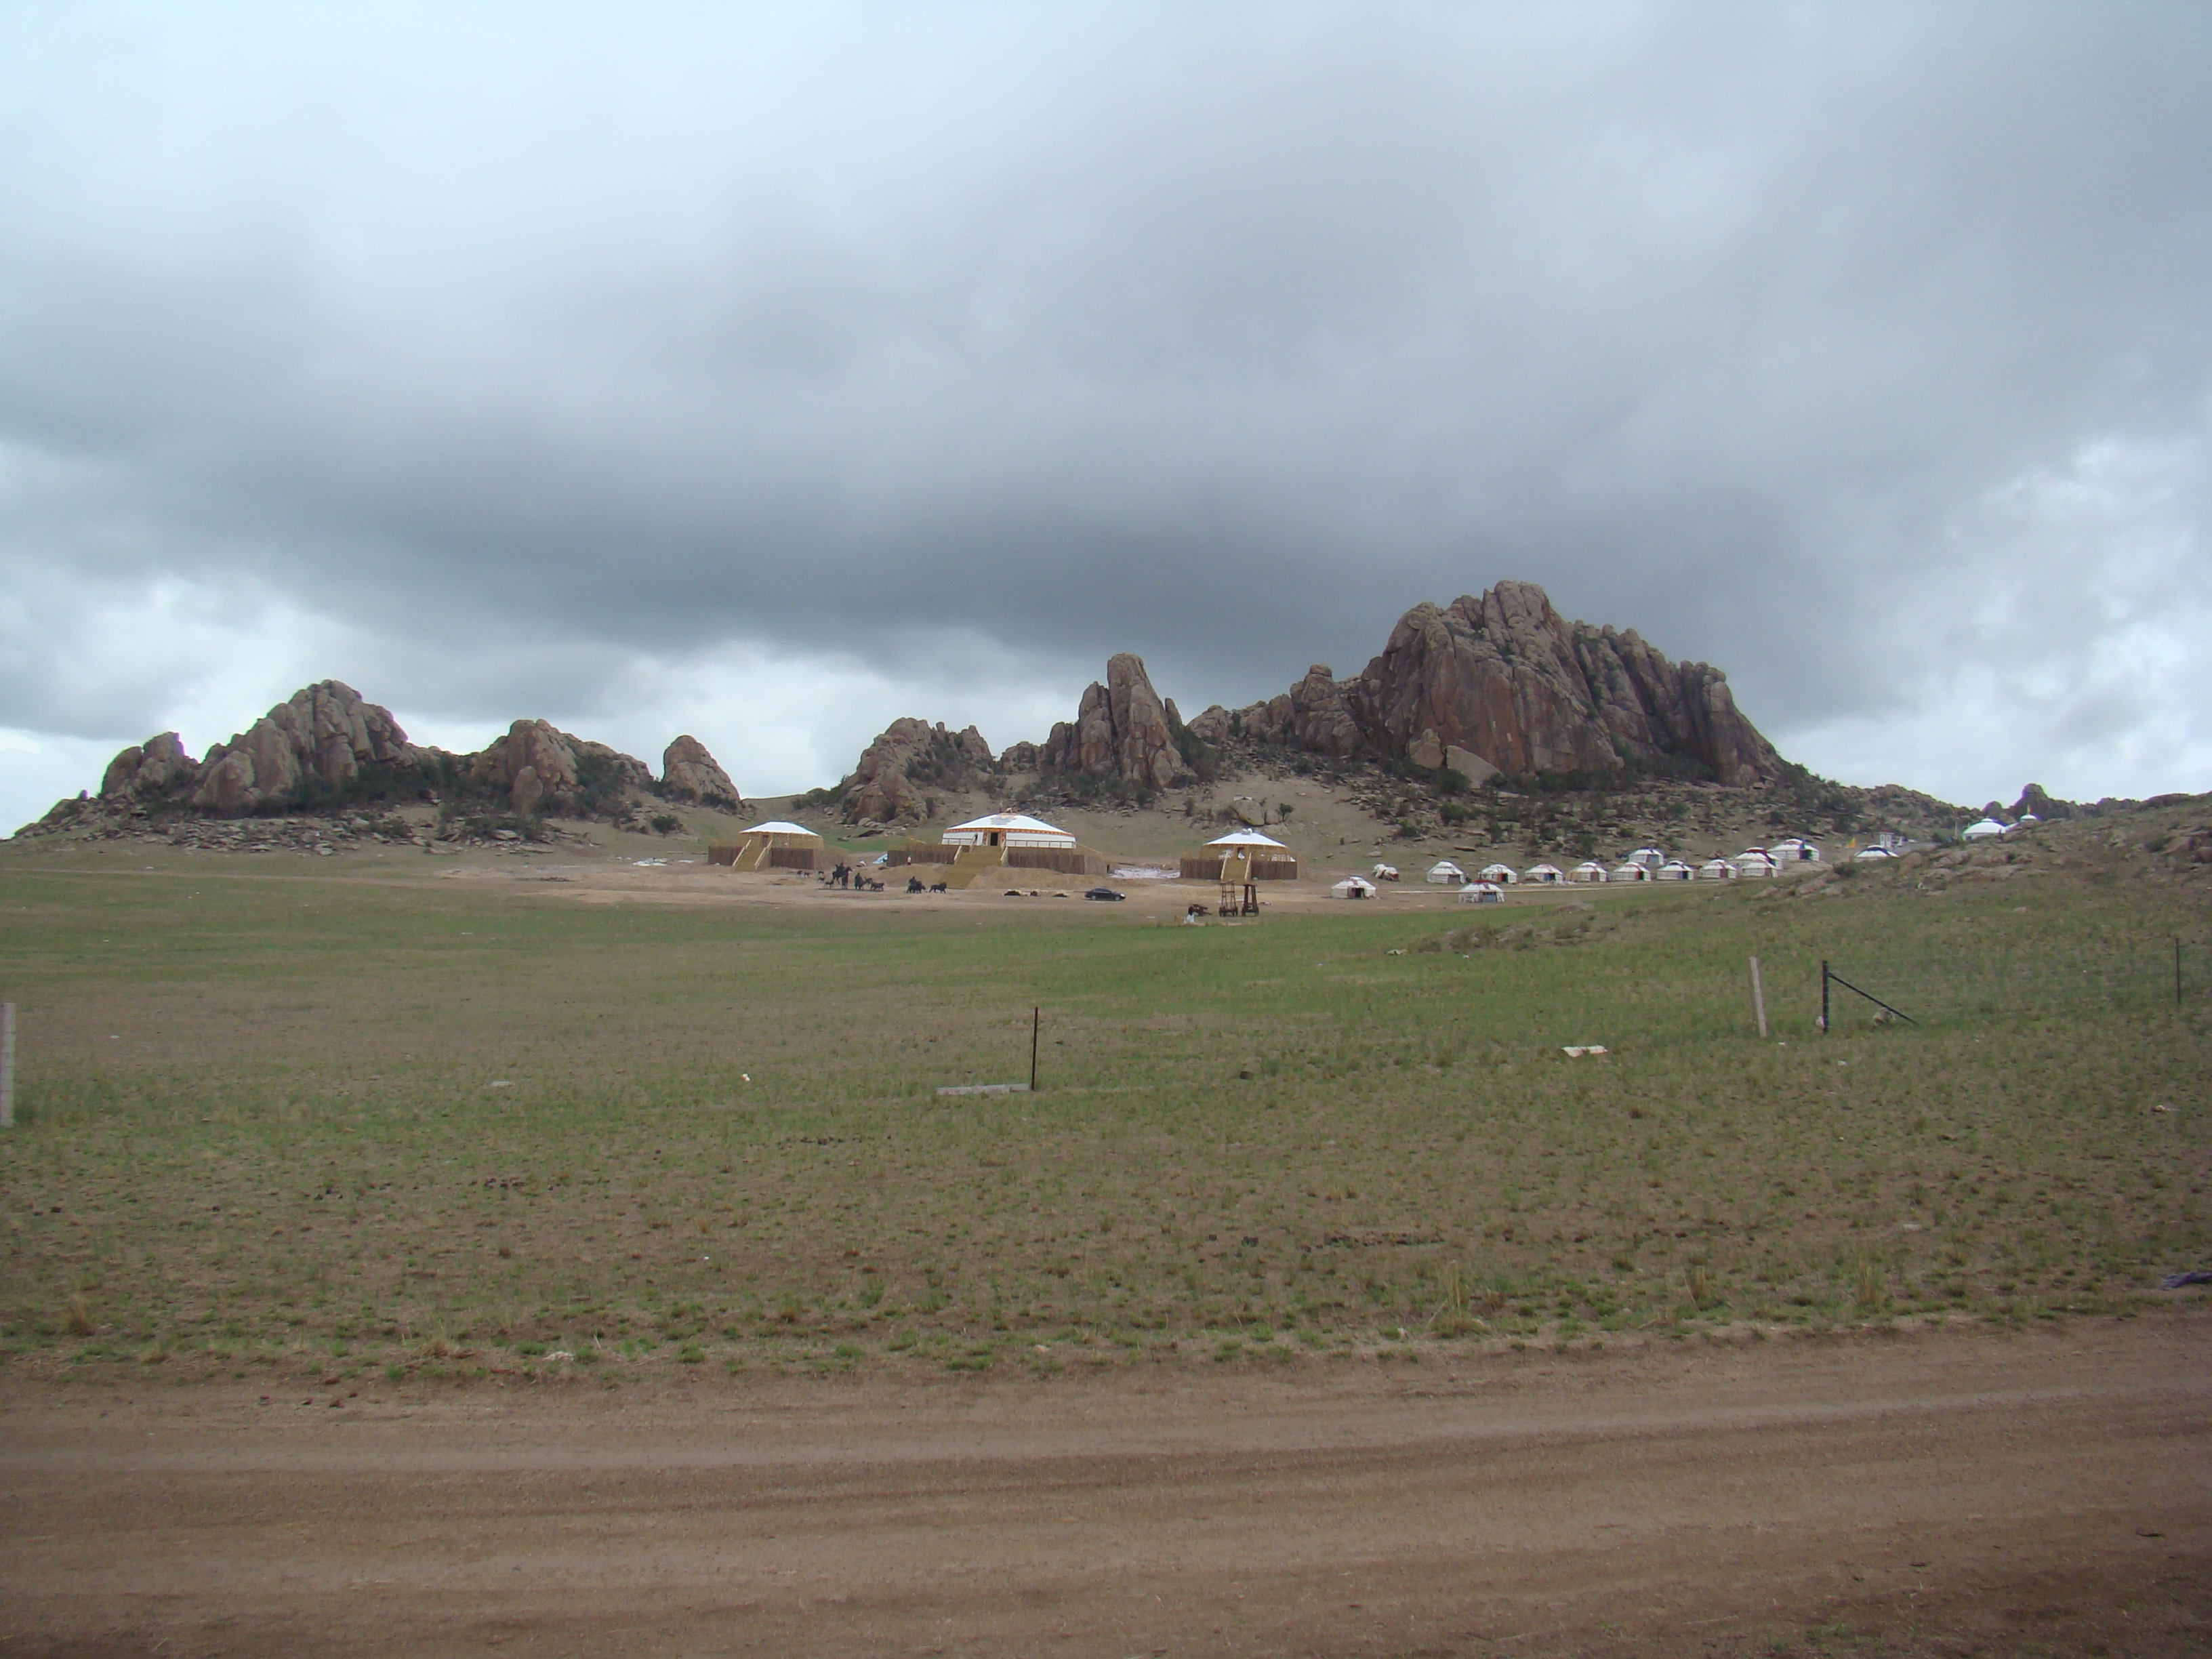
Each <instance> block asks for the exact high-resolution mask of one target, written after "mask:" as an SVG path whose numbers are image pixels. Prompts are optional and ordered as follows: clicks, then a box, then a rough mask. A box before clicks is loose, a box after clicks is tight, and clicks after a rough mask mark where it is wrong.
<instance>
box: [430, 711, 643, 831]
mask: <svg viewBox="0 0 2212 1659" xmlns="http://www.w3.org/2000/svg"><path fill="white" fill-rule="evenodd" d="M468 778H469V782H470V784H471V786H472V787H475V788H477V789H479V790H482V791H484V792H486V793H489V794H491V795H494V796H495V797H502V798H504V799H505V802H506V804H507V805H508V806H509V807H510V808H512V809H513V811H516V812H519V813H521V814H523V815H524V816H525V817H527V816H528V815H530V814H531V813H533V812H537V811H540V810H547V811H557V810H567V811H577V812H584V813H592V812H594V811H606V810H608V809H609V808H610V807H611V806H612V805H615V804H616V803H617V801H619V800H620V799H623V795H624V793H625V792H626V791H628V790H631V789H640V790H644V789H650V788H651V787H653V774H652V772H651V771H650V770H649V769H647V766H646V764H645V763H644V762H643V761H641V760H639V759H637V758H636V757H635V756H631V755H625V754H623V753H622V752H621V751H620V750H615V749H611V748H609V747H608V746H607V745H606V744H603V743H592V742H590V741H588V740H587V739H586V738H579V737H575V736H573V735H571V734H570V733H568V732H562V731H560V730H558V729H557V728H556V727H555V726H552V725H551V724H550V722H548V721H545V720H517V721H515V722H514V724H513V725H512V726H508V727H507V735H506V736H504V737H502V738H499V739H497V740H496V741H495V742H494V743H493V744H491V746H490V747H489V748H487V749H485V750H483V751H482V752H481V753H478V754H476V755H472V756H471V757H469V770H468Z"/></svg>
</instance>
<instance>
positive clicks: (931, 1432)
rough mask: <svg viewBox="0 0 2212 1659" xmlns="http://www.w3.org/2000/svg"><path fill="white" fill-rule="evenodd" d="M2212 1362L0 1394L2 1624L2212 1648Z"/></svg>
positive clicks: (1172, 1642)
mask: <svg viewBox="0 0 2212 1659" xmlns="http://www.w3.org/2000/svg"><path fill="white" fill-rule="evenodd" d="M2208 1358H2212V1318H2207V1317H2205V1316H2202V1315H2192V1316H2172V1317H2161V1318H2158V1319H2154V1320H2149V1321H2146V1322H2130V1323H2096V1324H2087V1323H2085V1324H2080V1325H2073V1326H2067V1327H2063V1328H2057V1329H2051V1330H2042V1331H2037V1332H2034V1333H2032V1334H2020V1335H2012V1336H2003V1335H1997V1334H1982V1333H1970V1334H1923V1335H1918V1336H1892V1337H1886V1338H1860V1339H1855V1340H1848V1341H1843V1340H1834V1341H1831V1340H1802V1341H1793V1342H1770V1343H1765V1344H1759V1345H1753V1346H1741V1347H1733V1348H1726V1347H1705V1346H1663V1345H1662V1346H1661V1347H1658V1348H1656V1349H1651V1350H1645V1351H1641V1352H1628V1353H1620V1352H1615V1353H1607V1354H1602V1355H1595V1356H1587V1357H1576V1358H1567V1357H1564V1356H1555V1355H1551V1354H1541V1355H1540V1354H1537V1353H1534V1352H1531V1353H1527V1354H1521V1355H1511V1356H1506V1357H1501V1358H1488V1359H1482V1360H1478V1361H1474V1362H1472V1363H1464V1364H1459V1365H1456V1366H1451V1365H1440V1364H1435V1363H1433V1362H1432V1363H1430V1364H1425V1365H1422V1366H1420V1367H1418V1368H1416V1367H1412V1366H1405V1365H1401V1366H1396V1367H1390V1368H1378V1367H1375V1366H1372V1365H1366V1366H1359V1367H1353V1366H1351V1365H1349V1364H1346V1365H1342V1366H1334V1365H1330V1364H1326V1363H1321V1362H1316V1364H1312V1365H1310V1366H1307V1367H1304V1368H1300V1369H1297V1370H1292V1371H1290V1372H1287V1373H1278V1374H1271V1375H1261V1374H1255V1373H1249V1372H1246V1373H1221V1372H1214V1371H1207V1372H1206V1373H1204V1374H1189V1373H1182V1372H1176V1373H1167V1372H1158V1371H1138V1372H1124V1373H1115V1374H1113V1375H1109V1376H1104V1377H1094V1378H1090V1379H1077V1378H1073V1377H1063V1378H1058V1379H1054V1380H1050V1381H1043V1382H1034V1381H1027V1380H1021V1381H1017V1380H1014V1379H1011V1378H1000V1379H984V1380H969V1379H957V1380H956V1379H944V1380H938V1379H934V1378H926V1377H916V1376H896V1375H882V1374H879V1375H876V1376H858V1377H854V1378H847V1379H842V1380H838V1381H834V1382H828V1381H818V1380H811V1379H810V1380H807V1381H804V1382H801V1381H799V1380H796V1379H793V1380H776V1379H762V1380H759V1381H750V1380H748V1379H746V1378H744V1377H739V1378H737V1379H726V1378H708V1377H702V1378H700V1379H698V1380H696V1382H690V1383H674V1384H665V1385H657V1386H655V1385H648V1386H646V1387H624V1388H619V1389H605V1388H603V1387H601V1386H599V1385H597V1384H593V1383H579V1384H574V1385H568V1386H556V1387H545V1388H540V1389H531V1390H519V1389H518V1390H507V1389H500V1388H498V1387H496V1386H489V1385H479V1386H477V1387H475V1388H471V1389H462V1390H459V1391H447V1392H441V1393H437V1394H434V1395H425V1396H420V1397H416V1396H407V1397H394V1396H393V1395H392V1394H391V1393H390V1391H389V1390H379V1389H364V1390H363V1391H362V1394H361V1395H356V1396H350V1397H349V1396H346V1395H343V1394H340V1393H338V1392H337V1391H336V1390H331V1389H324V1390H320V1391H317V1392H315V1393H314V1394H313V1395H309V1394H308V1393H307V1392H306V1391H305V1390H301V1391H300V1392H296V1393H292V1394H288V1395H283V1396H281V1397H276V1398H272V1399H270V1400H268V1401H266V1402H265V1403H264V1401H263V1400H262V1398H261V1397H260V1395H258V1393H257V1392H255V1391H254V1387H255V1385H251V1384H247V1383H231V1384H223V1385H191V1386H186V1387H177V1386H173V1385H172V1386H169V1387H167V1388H164V1387H160V1386H154V1385H150V1384H149V1385H146V1386H141V1387H134V1388H131V1389H127V1390H123V1391H118V1390H117V1389H113V1388H104V1389H95V1388H94V1387H92V1386H89V1385H82V1384H80V1385H76V1386H74V1387H70V1386H61V1387H57V1386H52V1385H38V1386H33V1385H27V1384H22V1383H17V1384H13V1385H9V1387H8V1388H7V1389H5V1390H4V1391H0V1407H4V1411H0V1482H4V1493H0V1598H3V1599H4V1619H3V1620H0V1652H5V1653H9V1654H48V1653H52V1654H61V1653H70V1654H109V1653H114V1654H122V1653H132V1654H137V1653H152V1652H159V1653H161V1654H162V1655H165V1656H168V1655H195V1654H214V1653H228V1654H240V1655H249V1654H298V1653H307V1652H325V1653H326V1652H346V1653H482V1652H487V1651H494V1650H496V1651H500V1652H503V1653H548V1654H552V1653H562V1654H565V1653H601V1652H617V1651H619V1652H623V1653H627V1654H637V1653H652V1654H693V1653H701V1654H704V1653H726V1652H760V1653H796V1654H867V1653H887V1654H890V1653H896V1654H912V1653H946V1654H1034V1653H1046V1654H1067V1655H1091V1654H1103V1655H1122V1654H1142V1655H1148V1656H1149V1655H1158V1654H1170V1655H1181V1654H1247V1653H1254V1654H1257V1653H1282V1654H1368V1653H1382V1654H1397V1653H1422V1654H1462V1653H1465V1654H1513V1655H1522V1654H1550V1653H1599V1654H1614V1653H1619V1654H1629V1653H1638V1654H1653V1653H1659V1654H1667V1653H1684V1654H1688V1653H1696V1654H1706V1653H1723V1654H1729V1653H1744V1654H1750V1653H1771V1652H1773V1651H1776V1650H1778V1644H1784V1643H1786V1644H1788V1645H1789V1646H1790V1647H1791V1648H1792V1649H1794V1650H1797V1651H1804V1652H1811V1651H1833V1652H1842V1651H1863V1652H1872V1651H1876V1650H1879V1651H1882V1652H1886V1653H1892V1654H1918V1653H1930V1654H1937V1653H1941V1654H1959V1653H1966V1652H1971V1651H1986V1652H1990V1653H2017V1652H2059V1653H2067V1652H2080V1653H2086V1654H2097V1653H2106V1652H2109V1653H2113V1654H2165V1653H2174V1654H2179V1653H2203V1652H2205V1651H2207V1650H2212V1456H2208V1454H2212V1372H2208V1369H2207V1365H2206V1361H2207V1359H2208ZM333 1401H342V1403H338V1404H336V1405H335V1406H334V1405H333ZM1877 1644H1878V1645H1877Z"/></svg>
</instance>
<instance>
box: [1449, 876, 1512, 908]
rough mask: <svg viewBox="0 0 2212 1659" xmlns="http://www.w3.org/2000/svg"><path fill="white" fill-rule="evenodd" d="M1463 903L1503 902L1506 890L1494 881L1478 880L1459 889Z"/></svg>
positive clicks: (1460, 899)
mask: <svg viewBox="0 0 2212 1659" xmlns="http://www.w3.org/2000/svg"><path fill="white" fill-rule="evenodd" d="M1459 902H1461V903H1462V904H1503V903H1504V902H1505V890H1504V888H1503V887H1500V886H1499V885H1498V884H1497V883H1496V882H1494V881H1478V882H1475V883H1474V884H1472V885H1471V886H1467V887H1462V888H1461V889H1460V890H1459Z"/></svg>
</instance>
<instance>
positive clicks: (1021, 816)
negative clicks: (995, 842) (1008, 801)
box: [948, 812, 1067, 836]
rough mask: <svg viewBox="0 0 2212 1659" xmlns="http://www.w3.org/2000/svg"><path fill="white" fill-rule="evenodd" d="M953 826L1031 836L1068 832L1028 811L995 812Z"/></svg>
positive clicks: (1064, 833) (1061, 834)
mask: <svg viewBox="0 0 2212 1659" xmlns="http://www.w3.org/2000/svg"><path fill="white" fill-rule="evenodd" d="M952 828H953V829H1011V830H1013V831H1015V832H1016V833H1017V834H1020V835H1030V836H1064V835H1066V834H1067V831H1066V830H1065V829H1061V828H1060V826H1059V825H1058V824H1056V823H1046V822H1045V821H1044V820H1043V819H1042V818H1033V817H1030V816H1029V815H1028V814H1027V813H1026V812H994V813H992V814H991V816H990V817H987V818H970V819H969V820H968V822H967V823H956V824H954V825H953V826H952ZM948 833H949V832H948Z"/></svg>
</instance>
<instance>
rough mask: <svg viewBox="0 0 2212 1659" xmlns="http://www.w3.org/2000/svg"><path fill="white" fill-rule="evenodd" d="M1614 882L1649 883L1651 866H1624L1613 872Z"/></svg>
mask: <svg viewBox="0 0 2212 1659" xmlns="http://www.w3.org/2000/svg"><path fill="white" fill-rule="evenodd" d="M1612 879H1613V880H1614V881H1649V880H1650V879H1651V866H1650V865H1648V864H1624V865H1622V866H1620V867H1619V868H1618V869H1616V870H1614V871H1613V877H1612Z"/></svg>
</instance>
